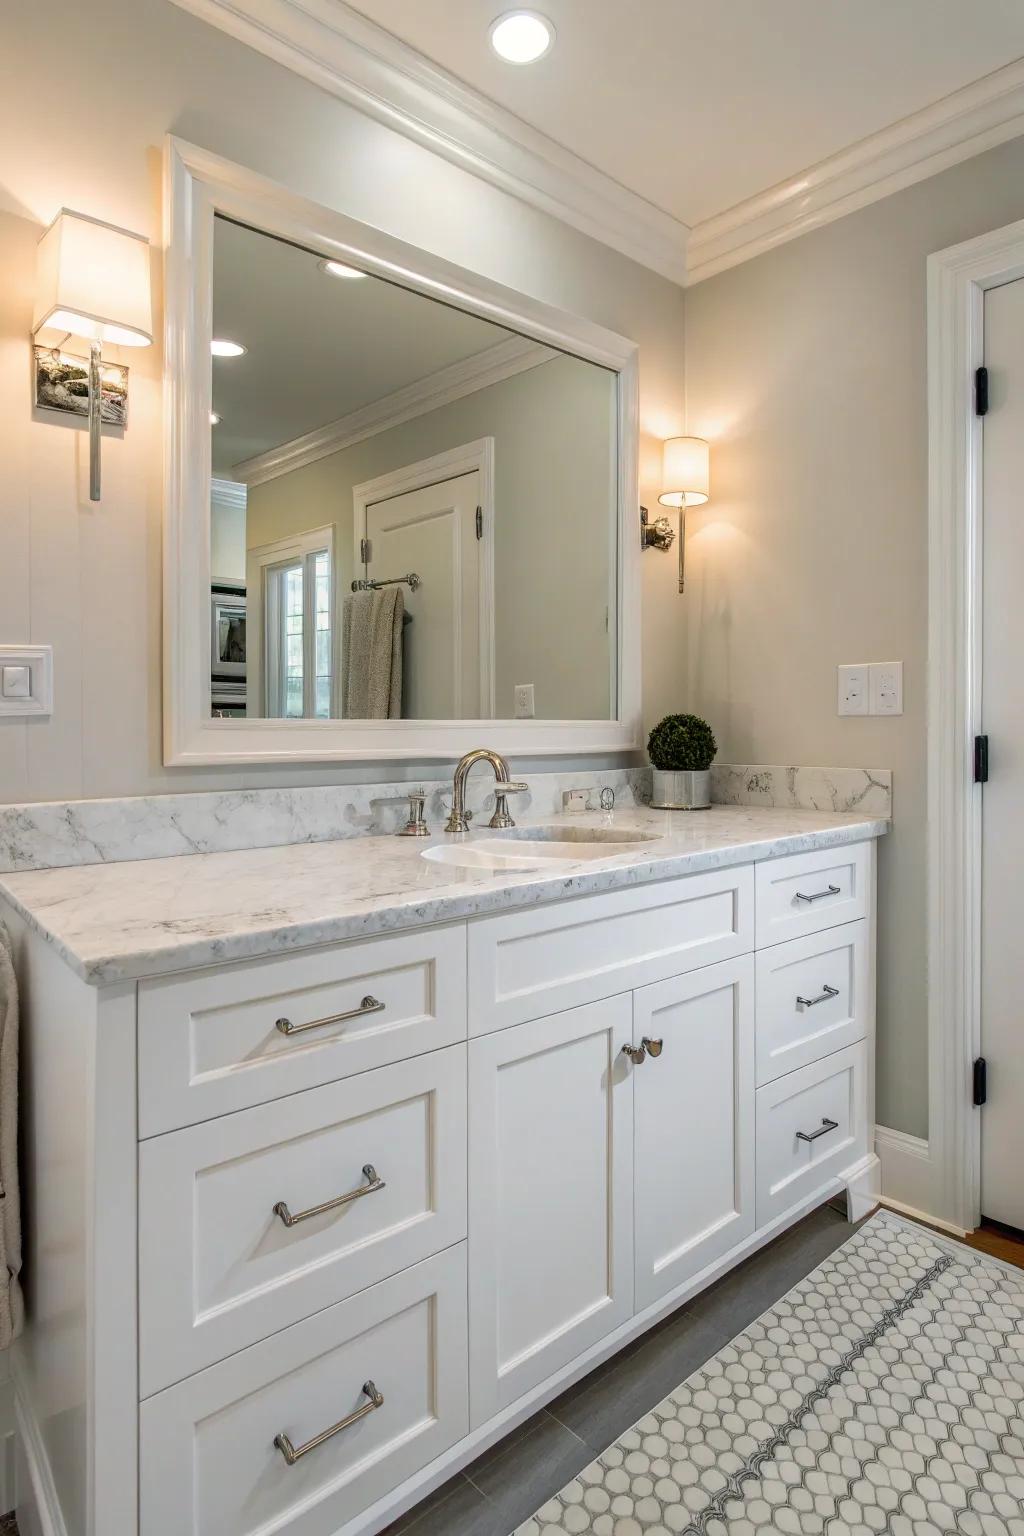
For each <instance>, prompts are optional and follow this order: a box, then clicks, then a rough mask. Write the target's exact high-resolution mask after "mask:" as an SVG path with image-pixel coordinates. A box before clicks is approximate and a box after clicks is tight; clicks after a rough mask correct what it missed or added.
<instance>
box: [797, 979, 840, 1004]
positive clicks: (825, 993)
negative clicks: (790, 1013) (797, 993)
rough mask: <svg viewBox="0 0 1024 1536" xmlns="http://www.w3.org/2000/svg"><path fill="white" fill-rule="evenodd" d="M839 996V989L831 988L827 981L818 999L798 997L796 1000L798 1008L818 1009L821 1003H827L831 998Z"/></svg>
mask: <svg viewBox="0 0 1024 1536" xmlns="http://www.w3.org/2000/svg"><path fill="white" fill-rule="evenodd" d="M838 996H839V988H838V987H830V986H829V984H828V982H827V981H826V983H825V985H824V986H823V987H822V989H821V991H820V992H819V993H818V995H817V997H798V998H797V1000H796V1005H797V1007H798V1008H816V1007H817V1005H818V1004H819V1003H827V1002H828V1000H829V998H830V997H838Z"/></svg>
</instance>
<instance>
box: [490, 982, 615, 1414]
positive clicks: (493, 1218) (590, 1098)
mask: <svg viewBox="0 0 1024 1536" xmlns="http://www.w3.org/2000/svg"><path fill="white" fill-rule="evenodd" d="M632 1033H633V1009H632V999H631V997H630V996H629V994H628V993H626V994H623V995H622V996H620V997H612V998H606V999H605V1000H604V1001H602V1002H595V1003H586V1004H584V1005H583V1006H582V1007H581V1008H570V1009H567V1010H566V1011H565V1012H564V1013H559V1014H555V1015H553V1016H552V1017H549V1018H545V1019H536V1020H533V1021H531V1022H530V1023H528V1024H519V1025H516V1026H515V1027H514V1028H512V1029H504V1030H501V1031H499V1032H498V1033H496V1034H493V1035H484V1036H483V1037H481V1038H480V1039H477V1040H473V1041H471V1042H470V1046H469V1099H470V1104H471V1105H472V1114H471V1119H470V1130H469V1174H470V1182H469V1220H470V1226H471V1228H472V1231H473V1241H472V1247H471V1252H470V1281H469V1293H470V1316H471V1319H472V1321H471V1325H470V1412H471V1415H472V1419H473V1423H474V1424H482V1423H483V1422H484V1421H485V1420H487V1419H489V1418H490V1417H491V1416H492V1414H495V1413H497V1412H498V1411H499V1410H500V1409H501V1408H504V1407H506V1406H507V1405H508V1404H509V1403H512V1402H514V1401H515V1400H516V1398H518V1397H521V1396H522V1394H523V1393H524V1392H527V1391H529V1389H530V1388H531V1387H535V1386H537V1385H538V1384H539V1383H540V1382H542V1381H544V1380H545V1379H546V1378H547V1377H549V1376H551V1375H553V1374H554V1373H555V1372H556V1371H558V1370H561V1369H562V1367H563V1366H566V1365H568V1364H569V1362H570V1361H571V1360H574V1359H575V1358H576V1356H577V1355H580V1354H582V1353H583V1351H584V1350H586V1349H588V1348H589V1347H590V1346H591V1345H593V1344H596V1343H597V1342H598V1341H599V1340H600V1339H602V1338H603V1337H604V1336H605V1335H606V1334H608V1333H610V1332H611V1331H612V1329H613V1328H617V1327H618V1326H619V1324H620V1323H624V1322H625V1321H626V1320H627V1319H628V1318H629V1317H630V1316H631V1315H632V1311H633V1084H632V1080H631V1076H630V1073H631V1068H630V1066H629V1062H628V1060H627V1058H626V1057H625V1056H624V1055H623V1054H622V1047H623V1046H624V1045H629V1043H630V1041H631V1039H632Z"/></svg>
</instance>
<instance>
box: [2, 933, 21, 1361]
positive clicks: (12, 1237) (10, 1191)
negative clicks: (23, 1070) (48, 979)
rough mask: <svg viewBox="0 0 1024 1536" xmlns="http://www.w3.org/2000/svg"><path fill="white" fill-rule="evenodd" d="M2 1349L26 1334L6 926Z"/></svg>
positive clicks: (14, 1019) (13, 1000)
mask: <svg viewBox="0 0 1024 1536" xmlns="http://www.w3.org/2000/svg"><path fill="white" fill-rule="evenodd" d="M0 1192H2V1193H0V1349H6V1348H7V1346H8V1344H9V1343H10V1342H11V1340H12V1339H13V1338H15V1337H16V1335H17V1334H19V1333H20V1332H21V1324H22V1319H23V1317H24V1308H23V1305H22V1299H21V1285H20V1283H19V1280H18V1276H19V1274H20V1273H21V1200H20V1195H19V1188H18V982H17V978H16V977H15V974H14V962H13V959H12V956H11V941H10V936H9V934H8V932H7V929H6V928H5V927H4V924H3V923H2V922H0Z"/></svg>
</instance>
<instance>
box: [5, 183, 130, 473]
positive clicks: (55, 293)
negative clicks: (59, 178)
mask: <svg viewBox="0 0 1024 1536" xmlns="http://www.w3.org/2000/svg"><path fill="white" fill-rule="evenodd" d="M44 328H46V329H51V330H57V331H62V332H63V333H64V335H65V336H84V337H85V338H86V339H87V340H88V342H89V499H90V501H99V499H100V406H101V403H102V392H101V378H100V364H101V362H102V356H103V343H104V342H109V343H111V344H112V345H114V346H118V347H148V346H149V345H150V343H151V342H152V340H153V313H152V301H151V298H150V288H149V241H148V240H146V239H145V238H144V237H143V236H142V235H133V234H132V233H131V232H130V231H129V230H126V229H117V228H115V226H114V225H113V224H104V223H102V222H101V221H100V220H99V219H91V218H89V217H88V215H87V214H84V213H72V212H71V210H70V209H68V208H62V209H61V211H60V213H58V215H57V217H56V218H55V219H54V221H53V223H52V224H51V225H50V227H49V229H48V230H47V231H46V233H45V234H44V235H43V237H42V239H41V240H40V242H39V250H38V255H37V259H36V307H35V318H34V320H33V324H32V331H33V334H34V335H35V334H38V332H39V331H41V330H43V329H44Z"/></svg>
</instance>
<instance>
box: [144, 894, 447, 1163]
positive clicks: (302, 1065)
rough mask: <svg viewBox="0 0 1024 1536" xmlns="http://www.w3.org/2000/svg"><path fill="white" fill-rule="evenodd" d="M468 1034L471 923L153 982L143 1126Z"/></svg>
mask: <svg viewBox="0 0 1024 1536" xmlns="http://www.w3.org/2000/svg"><path fill="white" fill-rule="evenodd" d="M367 1000H369V1001H367ZM375 1003H377V1004H380V1005H382V1006H380V1007H374V1006H373V1004H375ZM364 1004H365V1006H364ZM279 1020H281V1021H287V1023H288V1024H290V1025H291V1026H294V1027H293V1029H292V1030H291V1032H284V1023H283V1022H282V1023H281V1025H280V1026H279V1023H278V1021H279ZM465 1038H466V930H465V927H464V925H463V924H461V923H459V924H454V925H453V926H451V927H443V928H428V929H424V930H422V931H419V932H416V933H400V934H388V935H385V936H384V937H382V938H377V939H368V940H365V941H363V942H361V943H358V944H339V945H337V946H335V947H334V948H331V949H313V950H307V951H305V952H304V953H302V954H297V955H289V956H288V957H287V958H284V959H276V958H275V959H273V960H258V961H254V962H253V963H252V964H249V965H245V964H241V963H239V964H237V965H229V966H222V967H217V968H214V969H210V970H204V971H195V972H193V973H192V974H191V975H188V976H171V977H167V978H164V979H157V980H153V981H143V982H140V983H139V1134H140V1136H142V1137H146V1136H155V1135H158V1134H159V1133H160V1132H162V1131H172V1130H176V1129H177V1128H178V1127H179V1126H182V1125H194V1124H195V1123H196V1122H197V1121H199V1120H209V1119H212V1118H213V1117H214V1116H215V1115H225V1114H229V1113H231V1112H232V1111H234V1110H237V1109H247V1108H248V1107H249V1105H251V1104H263V1103H266V1102H267V1101H268V1100H269V1099H277V1098H281V1097H282V1096H283V1095H284V1094H288V1093H296V1092H297V1091H298V1090H299V1089H302V1088H312V1087H315V1086H316V1085H317V1084H319V1083H326V1082H331V1081H333V1080H334V1079H335V1078H339V1077H346V1076H348V1075H349V1074H351V1073H354V1072H365V1071H366V1070H367V1069H368V1068H369V1067H380V1066H384V1065H385V1064H386V1063H387V1062H391V1061H400V1060H401V1059H402V1058H403V1057H406V1056H415V1055H419V1054H420V1053H422V1052H423V1051H431V1050H434V1049H435V1048H436V1047H437V1046H442V1045H452V1044H453V1043H454V1042H455V1041H456V1040H464V1039H465Z"/></svg>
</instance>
